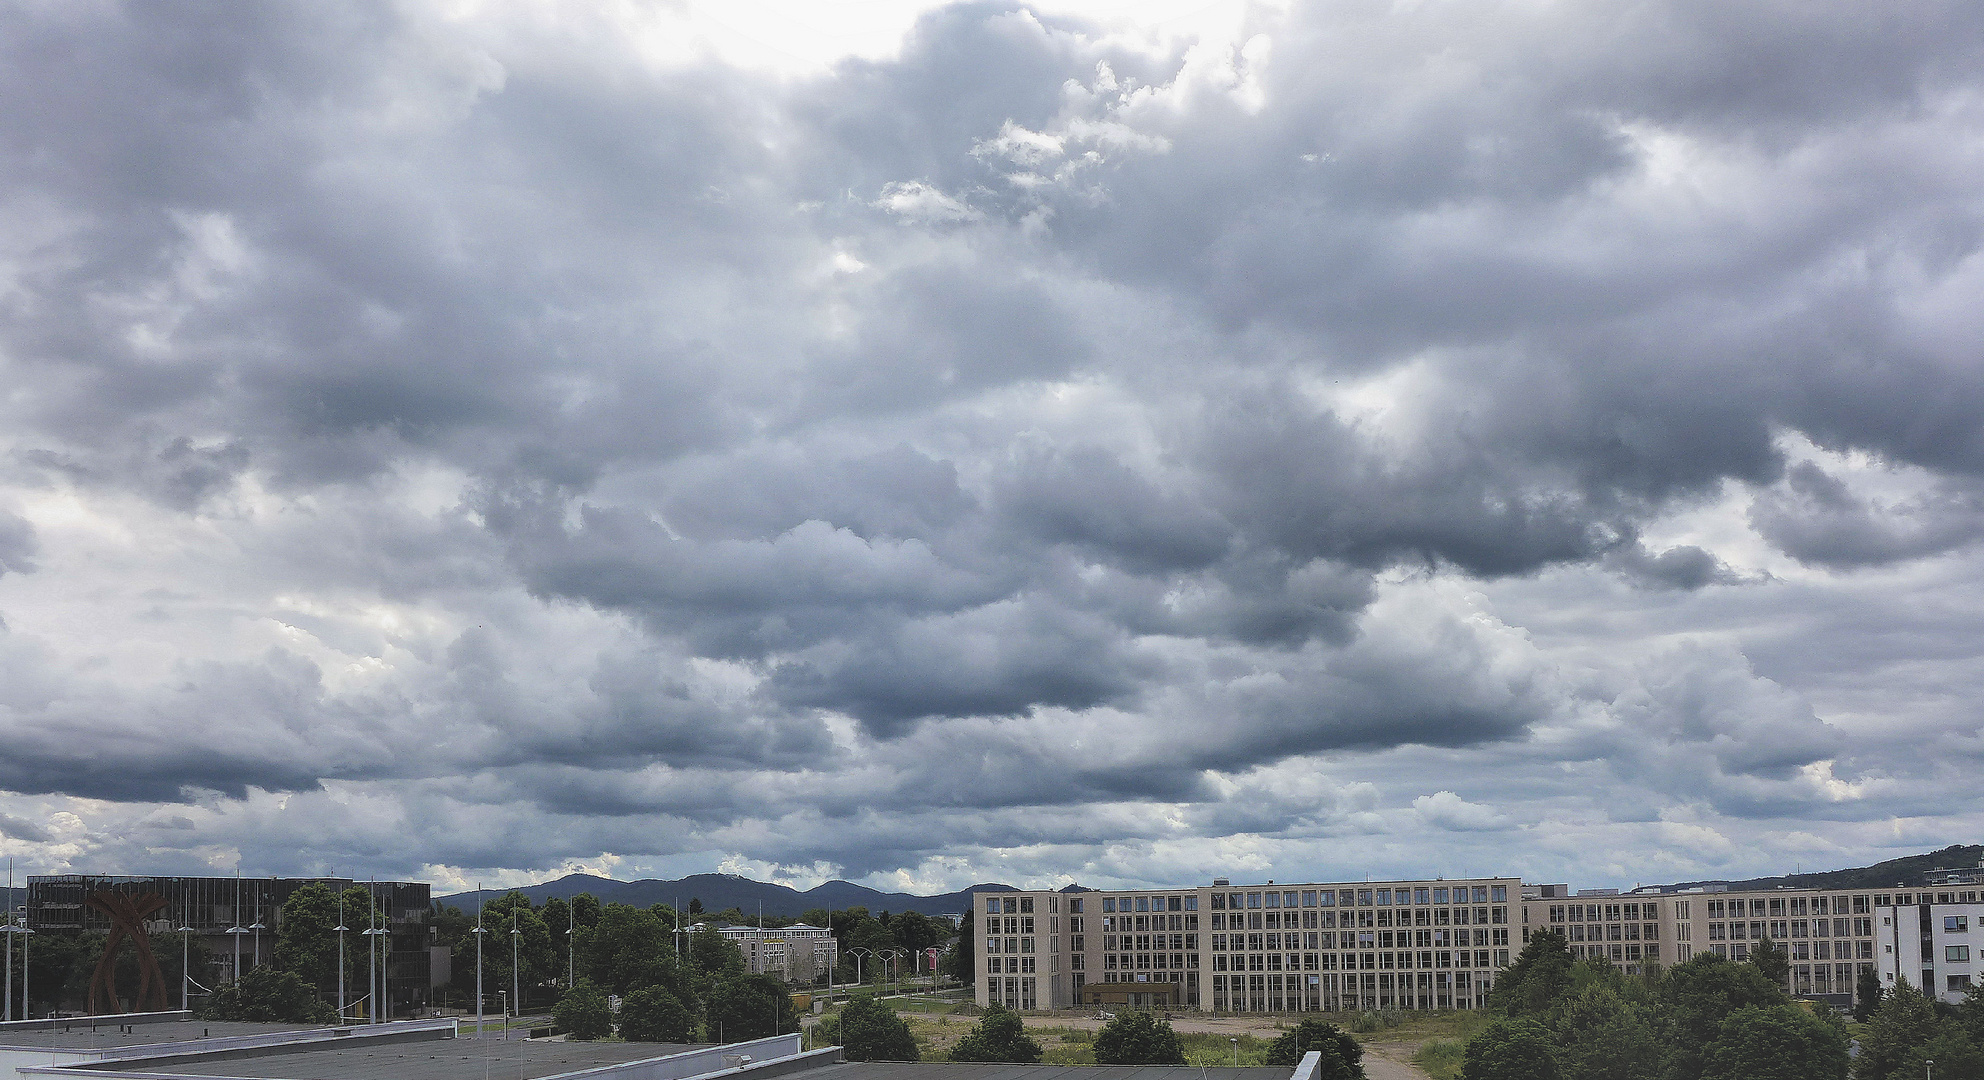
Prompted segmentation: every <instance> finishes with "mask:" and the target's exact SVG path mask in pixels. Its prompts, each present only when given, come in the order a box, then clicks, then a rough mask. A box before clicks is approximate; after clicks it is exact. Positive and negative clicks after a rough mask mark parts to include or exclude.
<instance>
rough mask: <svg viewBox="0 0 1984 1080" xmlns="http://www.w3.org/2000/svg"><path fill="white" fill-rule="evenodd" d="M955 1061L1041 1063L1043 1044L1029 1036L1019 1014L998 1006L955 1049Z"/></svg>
mask: <svg viewBox="0 0 1984 1080" xmlns="http://www.w3.org/2000/svg"><path fill="white" fill-rule="evenodd" d="M951 1060H952V1061H998V1062H1006V1063H1008V1064H1013V1065H1038V1064H1040V1044H1039V1043H1037V1042H1034V1041H1033V1040H1032V1039H1031V1038H1028V1037H1027V1033H1026V1026H1025V1025H1024V1024H1021V1023H1020V1015H1019V1014H1018V1013H1016V1012H1013V1011H1012V1010H1011V1009H1007V1008H1003V1007H1001V1006H998V1005H994V1006H992V1007H991V1008H990V1009H989V1010H987V1011H986V1013H985V1016H984V1017H983V1018H982V1019H980V1020H979V1021H978V1023H976V1024H973V1025H972V1028H971V1030H970V1031H967V1032H965V1035H964V1038H962V1039H959V1040H958V1043H957V1045H956V1046H954V1047H952V1048H951Z"/></svg>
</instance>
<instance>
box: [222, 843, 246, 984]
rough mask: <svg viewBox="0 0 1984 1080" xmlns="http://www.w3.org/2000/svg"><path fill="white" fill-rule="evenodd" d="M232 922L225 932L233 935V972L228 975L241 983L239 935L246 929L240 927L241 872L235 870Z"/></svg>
mask: <svg viewBox="0 0 1984 1080" xmlns="http://www.w3.org/2000/svg"><path fill="white" fill-rule="evenodd" d="M233 922H234V925H233V926H230V927H228V928H227V932H228V933H230V934H232V935H234V970H233V971H232V972H230V973H229V974H230V975H231V976H232V978H233V979H234V981H235V982H240V981H241V935H243V934H245V933H247V932H248V928H247V927H245V926H243V925H241V871H239V870H236V871H235V872H234V919H233Z"/></svg>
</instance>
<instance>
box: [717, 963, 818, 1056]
mask: <svg viewBox="0 0 1984 1080" xmlns="http://www.w3.org/2000/svg"><path fill="white" fill-rule="evenodd" d="M798 1026H799V1023H798V1019H797V1018H796V1017H795V1016H794V1014H793V1011H792V993H791V992H790V991H788V990H787V989H786V988H785V984H784V983H782V982H780V981H778V978H777V976H773V975H733V976H731V977H729V978H725V979H720V980H718V981H717V983H716V985H715V986H714V987H713V988H712V989H711V990H710V998H709V1018H708V1020H707V1021H706V1022H705V1024H704V1034H705V1035H709V1036H713V1037H715V1038H716V1039H717V1040H718V1041H720V1042H743V1041H744V1040H746V1039H763V1038H766V1037H768V1036H772V1035H778V1034H781V1033H783V1032H787V1031H793V1030H796V1029H797V1028H798Z"/></svg>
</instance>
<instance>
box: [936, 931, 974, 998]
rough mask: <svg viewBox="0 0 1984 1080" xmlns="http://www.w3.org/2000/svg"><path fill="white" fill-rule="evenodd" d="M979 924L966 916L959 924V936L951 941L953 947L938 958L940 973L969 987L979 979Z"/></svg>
mask: <svg viewBox="0 0 1984 1080" xmlns="http://www.w3.org/2000/svg"><path fill="white" fill-rule="evenodd" d="M977 922H978V920H977V919H975V918H973V917H972V916H971V915H966V916H965V917H964V919H963V921H961V922H959V923H958V936H956V937H954V938H952V939H951V947H950V948H948V949H945V950H944V954H943V955H942V956H939V957H938V958H937V970H938V971H941V972H943V973H944V974H946V975H949V976H950V977H951V978H953V979H956V980H957V981H959V982H961V983H964V984H965V985H967V986H969V985H971V983H972V982H973V981H974V980H976V979H977V978H978V967H977V964H978V958H977V953H976V950H977V948H978V945H977V938H978V933H977V930H976V929H975V927H976V924H977Z"/></svg>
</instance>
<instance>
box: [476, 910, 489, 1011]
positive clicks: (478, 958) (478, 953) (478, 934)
mask: <svg viewBox="0 0 1984 1080" xmlns="http://www.w3.org/2000/svg"><path fill="white" fill-rule="evenodd" d="M474 933H475V1037H476V1038H478V1039H480V1038H482V935H483V934H486V933H488V931H486V930H484V929H483V928H482V882H480V881H478V882H476V883H475V930H474Z"/></svg>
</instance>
